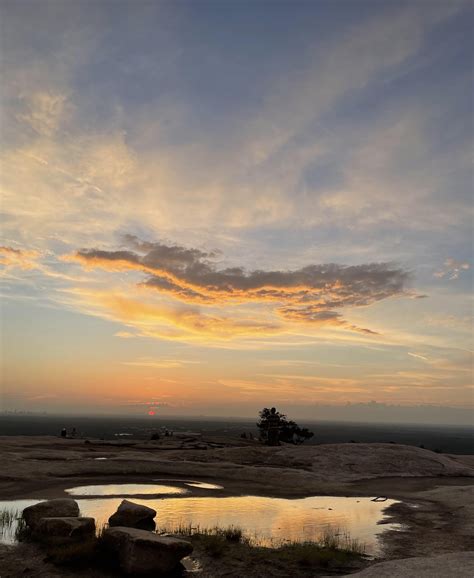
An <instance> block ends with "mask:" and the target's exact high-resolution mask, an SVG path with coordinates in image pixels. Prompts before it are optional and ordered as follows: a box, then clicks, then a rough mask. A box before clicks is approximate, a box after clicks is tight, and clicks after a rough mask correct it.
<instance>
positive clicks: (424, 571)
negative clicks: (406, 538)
mask: <svg viewBox="0 0 474 578" xmlns="http://www.w3.org/2000/svg"><path fill="white" fill-rule="evenodd" d="M410 576H412V577H416V578H448V577H449V576H451V577H453V578H454V577H456V578H472V576H474V552H454V553H452V554H441V555H439V556H430V557H426V558H425V557H417V558H404V559H401V560H390V561H388V562H381V563H380V564H374V565H373V566H370V567H369V568H366V569H365V570H362V572H357V573H356V574H347V575H346V576H345V577H342V578H349V577H350V578H408V577H410Z"/></svg>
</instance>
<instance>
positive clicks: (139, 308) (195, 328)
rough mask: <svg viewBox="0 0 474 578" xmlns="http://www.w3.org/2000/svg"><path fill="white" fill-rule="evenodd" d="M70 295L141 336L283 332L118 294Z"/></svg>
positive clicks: (190, 337) (198, 337)
mask: <svg viewBox="0 0 474 578" xmlns="http://www.w3.org/2000/svg"><path fill="white" fill-rule="evenodd" d="M65 293H66V294H70V295H72V296H73V297H74V300H75V304H76V305H77V301H79V305H80V307H81V308H82V309H83V310H85V311H86V312H87V313H89V314H93V315H97V316H99V317H103V318H106V319H109V320H112V321H120V322H122V323H125V324H126V325H128V326H131V327H133V328H134V329H135V330H136V331H138V332H139V334H141V335H145V336H149V337H160V338H165V339H185V340H192V341H194V340H201V339H202V338H218V339H229V338H231V337H234V336H244V337H245V336H252V335H253V336H255V335H258V336H266V335H273V334H275V333H277V332H279V331H280V330H281V327H280V326H279V325H278V324H276V323H271V322H264V321H258V320H254V319H251V318H247V317H225V316H221V315H217V314H208V313H202V312H201V311H199V309H197V308H195V307H191V306H175V307H172V306H168V305H164V304H162V305H156V304H154V303H146V302H143V301H139V300H137V299H133V298H130V297H125V296H123V295H121V294H119V293H116V292H107V291H97V290H83V289H71V290H66V291H65Z"/></svg>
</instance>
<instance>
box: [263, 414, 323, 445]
mask: <svg viewBox="0 0 474 578" xmlns="http://www.w3.org/2000/svg"><path fill="white" fill-rule="evenodd" d="M258 415H259V418H260V419H259V421H258V422H257V427H258V429H259V432H260V439H261V440H262V441H263V442H264V443H266V444H267V445H276V444H275V443H274V442H275V430H276V442H277V443H278V442H280V441H282V442H285V443H289V444H297V445H298V444H302V443H303V442H304V441H305V440H307V439H310V438H312V437H313V435H314V434H313V432H311V431H309V430H308V428H305V427H303V428H301V427H299V426H298V424H296V423H295V422H294V421H288V419H287V417H286V415H285V414H284V413H280V412H279V411H277V410H276V409H275V408H274V407H272V408H271V409H268V407H264V408H263V409H262V410H261V411H260V412H259V414H258Z"/></svg>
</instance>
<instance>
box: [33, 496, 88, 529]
mask: <svg viewBox="0 0 474 578" xmlns="http://www.w3.org/2000/svg"><path fill="white" fill-rule="evenodd" d="M78 516H79V506H78V505H77V502H76V501H75V500H73V499H72V498H58V499H56V500H47V501H45V502H40V503H39V504H35V505H34V506H29V507H28V508H25V509H24V510H23V519H24V520H25V522H26V525H27V526H29V527H30V528H32V529H35V528H36V526H37V525H38V523H39V522H40V520H41V519H42V518H65V517H66V518H77V517H78Z"/></svg>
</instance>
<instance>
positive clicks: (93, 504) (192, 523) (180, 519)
mask: <svg viewBox="0 0 474 578" xmlns="http://www.w3.org/2000/svg"><path fill="white" fill-rule="evenodd" d="M132 486H133V487H134V488H139V492H138V493H139V495H141V497H134V498H133V497H132V496H133V494H130V488H131V487H132ZM143 486H146V487H147V488H148V489H150V486H151V487H152V488H153V489H154V491H153V492H152V493H153V494H155V495H156V493H157V492H156V488H157V486H156V485H153V484H110V485H108V486H81V487H80V488H72V489H71V490H74V491H71V490H70V491H69V493H70V494H71V495H74V497H75V499H76V500H77V502H78V504H79V507H80V510H81V515H83V516H91V517H93V518H95V519H96V523H97V527H98V528H100V527H102V526H104V525H105V524H107V521H108V518H109V517H110V516H111V515H112V514H113V513H114V512H115V511H116V509H117V507H118V506H119V504H120V502H121V501H122V496H123V497H127V499H133V501H134V502H136V503H138V504H143V505H146V506H149V507H151V508H154V509H155V510H156V511H157V516H156V518H155V521H156V524H157V531H158V532H165V531H166V532H173V530H176V529H178V528H180V527H186V528H189V527H191V528H192V529H194V530H195V531H196V530H198V529H199V528H201V529H206V528H214V527H216V526H218V527H223V528H226V527H229V526H235V527H239V528H241V529H242V530H243V532H244V534H245V535H246V536H248V537H249V538H250V539H251V541H252V542H253V543H254V544H259V545H262V546H272V545H273V546H276V545H279V544H282V543H285V542H292V541H298V542H304V541H307V540H318V539H319V538H321V536H323V535H324V534H325V533H327V532H328V529H329V531H330V532H332V533H336V534H340V535H341V537H342V539H343V538H344V536H345V535H348V536H350V538H351V539H353V540H354V539H355V540H357V541H359V542H363V543H364V544H365V546H366V552H367V554H371V555H377V554H379V553H380V551H381V544H380V539H379V538H380V535H381V534H382V532H384V531H385V530H388V529H400V527H399V526H398V525H397V524H392V523H386V521H387V516H386V514H385V513H384V510H385V509H386V508H387V507H388V506H390V505H392V504H394V503H397V502H396V501H395V500H386V501H384V502H374V501H372V499H371V498H367V497H359V498H353V497H340V496H311V497H308V498H300V499H285V498H269V497H262V496H235V497H215V496H208V497H207V496H204V497H202V496H192V495H191V494H189V493H185V494H181V496H180V497H168V496H169V494H170V493H171V492H170V491H168V488H169V487H168V486H158V487H161V488H166V489H167V491H166V492H164V493H166V494H168V496H164V497H161V498H160V497H150V498H146V497H143V495H146V493H147V492H145V491H144V488H143ZM209 486H214V484H209ZM170 487H171V488H174V490H176V492H175V493H176V494H180V493H181V492H182V491H183V489H182V488H178V487H176V486H170ZM199 487H200V488H202V487H203V486H202V485H201V486H199ZM97 488H102V491H103V494H102V495H103V496H107V495H109V496H110V495H114V497H94V498H92V497H81V496H92V495H94V496H98V495H99V494H98V493H97V491H98V490H97ZM189 491H190V492H191V491H192V490H191V489H190V490H189ZM119 495H120V497H117V496H119ZM38 501H39V500H14V501H9V502H5V501H4V502H0V511H2V510H9V511H12V512H14V511H16V512H17V513H18V515H20V514H21V512H22V511H23V509H24V508H25V507H27V506H29V505H31V504H34V503H37V502H38ZM15 529H16V522H13V523H12V524H10V525H7V526H4V527H3V530H2V528H0V541H2V542H4V543H14V541H15Z"/></svg>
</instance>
